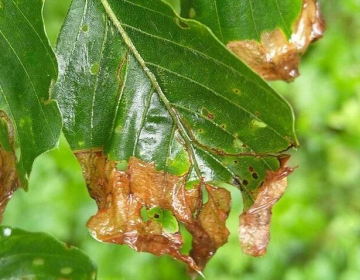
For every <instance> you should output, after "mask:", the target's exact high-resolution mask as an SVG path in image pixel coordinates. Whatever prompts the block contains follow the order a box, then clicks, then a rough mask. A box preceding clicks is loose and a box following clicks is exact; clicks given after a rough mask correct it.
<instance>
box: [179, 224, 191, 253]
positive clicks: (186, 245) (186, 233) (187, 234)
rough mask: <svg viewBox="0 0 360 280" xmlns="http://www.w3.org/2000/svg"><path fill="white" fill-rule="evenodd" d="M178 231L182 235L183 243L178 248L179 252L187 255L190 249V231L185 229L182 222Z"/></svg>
mask: <svg viewBox="0 0 360 280" xmlns="http://www.w3.org/2000/svg"><path fill="white" fill-rule="evenodd" d="M180 233H181V236H182V237H183V239H184V241H185V242H184V244H183V246H182V247H181V249H180V252H181V253H182V254H185V255H189V254H190V251H191V249H192V246H191V244H192V239H193V238H192V235H191V233H190V232H189V231H188V230H187V229H186V227H185V226H184V225H183V224H180Z"/></svg>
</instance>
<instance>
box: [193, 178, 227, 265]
mask: <svg viewBox="0 0 360 280" xmlns="http://www.w3.org/2000/svg"><path fill="white" fill-rule="evenodd" d="M206 190H207V192H208V197H209V198H208V201H207V202H206V203H205V204H204V205H203V207H202V209H201V212H200V214H199V216H198V217H197V220H196V223H193V224H195V225H196V227H195V231H194V230H192V233H193V236H194V238H193V249H192V251H191V253H190V255H191V256H192V257H193V258H194V260H195V261H196V263H197V264H198V266H199V267H200V268H201V269H203V268H205V265H206V263H207V262H208V261H209V260H210V258H211V257H212V256H213V255H214V254H215V252H216V250H217V249H218V248H220V247H221V246H222V245H224V244H225V243H226V242H227V239H228V236H229V230H228V229H227V228H226V220H227V218H228V216H229V212H230V208H231V196H230V193H229V192H228V191H227V190H225V189H222V188H214V187H211V186H209V185H206ZM188 228H189V229H192V226H191V225H190V226H188Z"/></svg>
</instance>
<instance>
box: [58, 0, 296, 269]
mask: <svg viewBox="0 0 360 280" xmlns="http://www.w3.org/2000/svg"><path fill="white" fill-rule="evenodd" d="M56 52H57V54H58V60H59V65H60V75H59V80H58V82H57V84H56V85H55V86H54V88H53V91H54V93H55V94H56V97H57V99H58V101H59V104H60V107H61V110H62V112H63V116H64V132H65V135H66V137H67V139H68V141H69V143H70V145H71V148H72V149H73V150H74V151H75V152H77V155H78V158H79V159H80V161H81V163H82V166H83V169H84V174H85V177H86V180H87V183H88V187H89V189H90V193H91V195H92V196H93V197H94V198H95V199H96V201H97V203H98V205H99V208H100V209H101V210H100V211H99V212H98V215H96V216H94V217H93V218H92V220H91V222H90V224H91V228H92V230H93V231H94V234H95V235H96V236H101V238H102V240H106V241H109V242H119V243H121V244H123V243H126V244H129V245H130V246H131V247H132V248H135V249H136V250H148V251H150V252H154V253H155V254H158V255H160V254H163V253H166V252H171V254H172V256H174V257H175V258H177V259H181V260H185V261H186V262H187V263H188V265H189V266H190V267H192V268H193V269H195V270H197V269H202V268H203V266H204V264H205V263H206V262H207V260H208V259H209V258H210V257H211V256H212V255H213V253H214V252H215V251H216V249H217V248H218V247H219V246H221V244H223V243H224V242H226V238H227V235H226V234H225V233H226V232H223V234H224V235H223V236H222V239H221V241H222V242H217V243H216V242H215V241H214V240H213V237H212V235H210V234H209V232H207V230H208V231H210V229H209V228H207V227H208V225H207V224H206V223H204V224H203V225H201V221H200V220H199V219H196V220H195V219H192V218H191V217H192V216H194V217H196V216H197V215H198V213H199V211H201V209H204V207H202V206H203V202H202V201H201V197H202V196H201V195H199V194H198V193H196V192H193V193H191V191H189V190H191V189H198V188H199V186H202V191H204V192H206V191H205V190H204V188H203V187H204V183H207V184H209V185H215V184H218V183H221V182H227V183H230V184H232V185H234V186H235V187H237V188H238V189H239V190H241V191H242V192H243V194H244V201H245V205H246V207H249V206H250V205H251V204H252V203H253V200H254V198H255V197H256V193H257V190H258V188H259V186H261V184H262V182H263V180H264V178H265V176H266V170H277V169H278V168H279V159H278V156H279V155H280V154H281V153H282V151H284V150H287V149H289V148H290V147H292V146H296V145H297V140H296V136H295V134H294V129H293V121H294V120H293V112H292V110H291V108H290V106H289V105H288V104H287V103H286V102H285V101H284V100H283V99H282V98H281V97H280V96H279V95H278V94H277V93H276V92H275V91H274V90H273V89H272V88H270V87H269V86H268V84H266V83H265V82H264V81H263V80H262V79H261V78H260V77H259V76H257V75H256V74H255V73H254V72H253V71H252V70H250V69H249V68H248V67H247V66H246V65H245V64H243V63H242V62H241V61H239V60H238V59H237V58H236V57H235V56H234V55H233V54H232V53H231V52H230V51H228V50H227V49H226V48H225V47H224V45H222V44H221V43H220V42H219V41H218V39H216V37H214V36H213V34H212V33H211V32H209V30H208V28H207V27H205V26H204V25H202V24H201V23H199V22H196V21H193V20H184V19H182V18H179V17H178V16H176V15H175V13H174V11H173V10H172V9H171V7H170V6H168V5H167V4H165V3H163V2H162V1H159V0H157V1H150V0H132V1H125V0H102V1H97V0H77V1H73V3H72V5H71V8H70V10H69V13H68V16H67V18H66V21H65V23H64V25H63V28H62V31H61V34H60V37H59V40H58V44H57V48H56ZM99 151H101V152H102V153H103V154H104V155H105V156H103V155H101V152H100V153H99ZM132 158H137V159H138V160H131V159H132ZM114 161H115V162H114ZM119 162H120V163H121V164H120V165H118V164H117V163H119ZM127 162H132V164H129V167H127V164H126V163H127ZM134 162H136V164H134ZM124 163H125V164H124ZM150 163H151V164H150ZM152 163H154V166H155V168H156V169H157V172H155V171H154V170H153V165H152ZM116 166H119V169H118V170H117V169H115V168H114V167H116ZM124 168H125V169H126V168H128V169H127V170H124ZM129 169H130V170H129ZM139 171H141V172H140V173H139ZM147 172H148V173H147ZM136 174H137V176H140V175H139V174H141V178H134V177H135V176H136ZM174 175H176V176H177V177H176V176H174ZM162 177H164V179H162V180H160V179H158V178H162ZM170 179H171V180H170ZM135 180H137V182H136V183H134V181H135ZM148 180H153V181H152V182H151V184H150V182H148ZM156 180H159V181H156ZM155 181H156V182H155ZM185 181H186V182H185ZM147 183H148V184H147ZM157 183H158V185H157V188H158V189H156V188H155V187H154V184H155V185H156V184H157ZM119 185H121V186H122V188H121V190H120V189H119V188H118V186H119ZM150 185H151V187H150ZM129 188H130V189H129ZM131 188H132V189H131ZM134 188H136V191H135V190H134ZM141 188H143V189H144V190H143V191H142V192H140V191H139V189H141ZM169 192H175V193H178V192H179V193H178V195H179V196H180V193H181V194H182V195H183V200H182V201H181V203H180V202H176V203H179V204H176V203H175V202H174V200H176V195H175V193H169ZM152 195H153V196H156V198H155V197H152ZM189 196H190V197H189ZM116 197H117V199H120V201H114V199H115V198H116ZM180 197H181V196H180ZM134 198H136V199H134ZM177 198H179V197H177ZM224 201H226V202H227V203H229V199H228V198H227V197H226V199H224ZM224 204H225V203H224ZM121 205H124V207H125V208H124V207H120V206H121ZM176 205H179V206H183V207H184V209H186V211H188V210H189V209H191V211H193V213H192V214H188V213H187V212H186V213H185V212H181V211H180V210H179V209H176ZM119 207H120V208H121V211H125V210H124V209H128V212H126V211H125V212H126V213H123V212H121V213H119V211H118V210H119V209H118V208H119ZM142 207H145V208H146V209H151V208H153V207H160V208H161V210H162V211H163V210H166V211H167V210H171V211H172V213H173V214H174V216H175V217H176V219H177V220H178V221H181V222H183V223H185V224H186V226H187V228H188V229H189V230H190V231H191V233H192V234H193V235H194V236H195V238H194V240H195V241H194V242H197V249H196V250H195V251H197V252H195V255H196V254H198V253H199V251H200V250H202V249H204V250H203V251H202V252H201V254H200V256H199V259H200V258H201V261H200V260H199V262H198V263H199V264H200V265H199V267H200V268H199V267H197V266H196V265H195V264H194V263H193V262H194V261H193V260H192V259H189V258H188V256H182V255H179V254H178V248H179V246H181V241H179V235H178V234H172V235H170V234H165V233H164V232H163V230H164V228H161V227H157V228H156V233H157V237H159V239H156V238H155V239H153V240H152V239H151V233H152V228H151V226H154V224H153V223H152V224H149V223H145V221H143V220H141V219H140V218H139V216H140V213H139V211H140V209H141V208H142ZM160 208H159V209H160ZM177 210H179V211H178V212H177ZM210 212H211V215H220V214H219V213H222V212H224V211H222V210H221V211H220V210H218V209H217V207H215V206H214V207H213V208H212V211H209V213H210ZM225 212H226V211H225ZM225 212H224V213H222V214H221V215H223V218H224V217H226V215H225V214H226V213H227V212H226V213H225ZM185 214H186V215H185ZM185 216H186V217H188V218H184V217H185ZM131 218H133V219H134V221H129V219H131ZM186 219H188V220H186ZM222 222H223V223H225V220H224V219H222ZM110 224H111V225H114V226H111V228H107V225H110ZM127 225H128V226H127ZM135 225H139V228H137V231H138V234H137V237H139V236H141V239H138V238H137V237H136V240H138V242H135V243H134V242H133V243H131V240H130V239H129V238H128V235H126V234H129V235H134V230H132V231H131V232H124V231H126V230H128V228H129V227H130V228H131V227H132V226H135ZM146 226H150V228H146ZM118 227H119V228H118ZM145 228H146V229H145ZM171 231H172V230H171ZM167 238H169V239H167ZM144 240H147V241H149V243H148V245H149V244H151V242H153V243H155V244H157V242H160V241H159V240H161V242H163V243H161V244H163V245H164V244H165V243H166V246H168V247H166V246H165V245H164V247H163V250H159V249H158V248H159V247H160V246H159V245H156V246H151V248H149V247H148V246H147V245H144V244H143V243H141V242H145V241H144ZM147 241H146V242H147ZM146 242H145V243H146ZM169 244H170V245H169ZM205 244H206V245H205ZM207 246H209V248H208V247H207ZM169 248H170V249H169ZM194 259H196V257H194ZM197 261H198V260H196V262H197Z"/></svg>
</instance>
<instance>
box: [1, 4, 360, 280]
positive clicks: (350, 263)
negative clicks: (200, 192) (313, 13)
mask: <svg viewBox="0 0 360 280" xmlns="http://www.w3.org/2000/svg"><path fill="white" fill-rule="evenodd" d="M56 2H57V3H56ZM55 3H56V5H55ZM68 3H69V1H68V0H65V1H56V0H47V2H46V4H47V5H46V9H45V16H46V18H47V19H48V21H47V25H46V27H47V30H48V33H49V37H50V38H51V40H52V42H54V40H55V38H56V35H57V32H58V28H59V24H61V22H62V19H63V17H64V15H65V13H66V9H67V6H66V5H67V4H68ZM322 6H323V8H324V11H325V18H326V19H327V23H328V31H327V33H326V37H325V39H324V40H323V41H322V42H321V43H320V44H317V45H315V46H314V47H313V48H312V49H311V50H310V52H309V54H308V55H307V57H305V59H304V62H303V66H302V68H301V72H302V76H301V77H300V78H299V79H298V80H296V81H295V83H293V84H291V85H282V84H281V85H280V84H274V86H275V87H276V88H277V89H278V90H279V91H280V92H283V93H284V94H285V96H286V98H287V99H288V100H289V101H290V103H291V104H294V106H295V108H296V109H297V110H296V112H295V113H296V116H297V120H298V121H297V125H296V131H297V134H298V135H299V138H300V140H301V143H302V147H301V149H300V152H298V153H297V154H296V155H294V156H293V160H292V165H299V168H298V169H297V170H296V172H295V173H294V175H292V176H291V177H290V179H289V180H290V182H289V186H290V187H289V189H288V191H287V193H286V195H285V197H284V199H283V200H281V201H280V202H279V204H278V205H277V206H275V208H274V225H273V229H272V242H271V243H270V246H269V249H268V253H267V255H266V256H265V257H263V258H261V259H253V258H251V257H248V256H244V255H241V254H240V255H239V249H238V241H237V238H236V234H235V233H236V232H237V223H238V222H237V215H236V212H239V211H240V209H241V207H242V206H241V205H235V207H234V208H233V210H232V213H231V216H230V219H229V221H228V223H227V224H228V226H229V228H230V230H231V231H232V233H233V235H232V236H231V237H230V240H229V244H228V245H226V246H225V247H224V248H222V249H220V250H219V252H218V254H217V255H216V256H215V257H214V258H213V259H212V261H211V262H210V264H209V266H208V268H207V269H206V270H205V275H206V276H207V278H208V279H219V280H222V279H224V280H225V279H226V280H232V279H234V280H235V279H239V275H241V278H242V279H249V280H250V279H261V280H268V279H269V280H270V279H286V280H297V279H304V280H305V279H315V280H316V279H319V280H320V279H334V280H335V279H336V280H337V279H344V280H353V279H357V277H358V275H359V274H360V271H359V266H358V259H359V254H360V253H359V252H360V245H359V244H360V240H359V235H358V233H359V231H360V227H359V222H358V221H359V219H360V216H359V209H358V201H359V199H360V197H359V192H358V190H357V189H358V188H357V186H358V182H359V180H360V171H359V170H360V150H359V147H360V143H359V139H360V131H359V129H358V128H359V127H360V126H359V121H358V120H359V117H360V116H359V112H360V96H359V94H358V91H359V80H358V77H359V75H360V72H359V67H358V65H360V61H359V58H360V52H359V48H357V46H359V44H360V41H359V38H360V34H359V30H360V21H359V18H358V17H357V11H358V10H359V9H360V6H359V2H358V1H356V0H346V1H341V2H340V1H335V0H329V1H326V2H325V1H323V3H322ZM56 23H58V24H56ZM1 46H2V45H1ZM0 55H1V54H0ZM0 63H1V62H0ZM30 187H31V188H30V192H29V193H28V194H25V193H24V192H22V191H20V192H18V193H16V194H15V197H14V199H13V200H12V201H11V202H10V204H9V208H8V211H7V212H6V213H5V219H4V223H5V224H6V223H7V224H12V225H14V226H17V227H22V228H25V229H27V230H33V231H39V230H41V231H43V230H45V231H47V232H50V233H52V234H53V235H54V236H56V237H57V238H60V239H62V240H66V241H67V242H68V243H70V244H74V245H76V246H79V247H80V248H82V249H83V250H85V251H86V252H88V253H89V255H91V257H92V258H93V259H94V260H96V262H97V264H98V265H99V279H109V280H111V279H163V280H170V279H171V280H174V279H186V274H185V270H184V268H183V266H181V265H179V264H177V263H174V262H173V261H170V259H169V258H167V257H162V258H154V257H152V256H150V255H148V254H137V253H135V252H132V251H131V250H130V249H128V248H120V247H116V246H113V245H106V244H100V243H97V242H96V241H94V240H92V238H90V237H89V235H88V233H87V231H86V229H85V228H84V227H83V225H84V224H85V222H86V220H87V218H88V217H89V216H90V215H92V214H93V213H94V212H95V203H94V202H91V201H90V199H89V198H88V197H87V194H86V190H85V185H84V182H83V179H82V177H81V170H80V167H79V165H78V163H77V162H76V161H75V159H74V157H73V156H72V154H71V151H70V149H69V147H68V146H67V145H66V144H65V140H64V139H62V142H61V145H60V149H57V150H54V151H51V152H50V153H48V154H45V155H42V156H41V157H39V159H38V160H37V161H36V162H35V166H34V172H33V174H32V177H31V179H30ZM232 194H233V196H234V200H237V201H239V200H240V195H239V194H238V193H237V192H234V191H233V192H232ZM65 209H66V210H65ZM25 215H26V218H24V216H25ZM295 217H296V218H295Z"/></svg>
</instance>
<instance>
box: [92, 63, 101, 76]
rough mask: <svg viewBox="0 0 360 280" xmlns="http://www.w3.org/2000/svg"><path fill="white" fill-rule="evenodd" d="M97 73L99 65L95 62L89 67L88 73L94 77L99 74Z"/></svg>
mask: <svg viewBox="0 0 360 280" xmlns="http://www.w3.org/2000/svg"><path fill="white" fill-rule="evenodd" d="M99 71H100V64H99V63H97V62H96V63H93V65H91V67H90V73H91V74H92V75H96V74H98V73H99Z"/></svg>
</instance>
